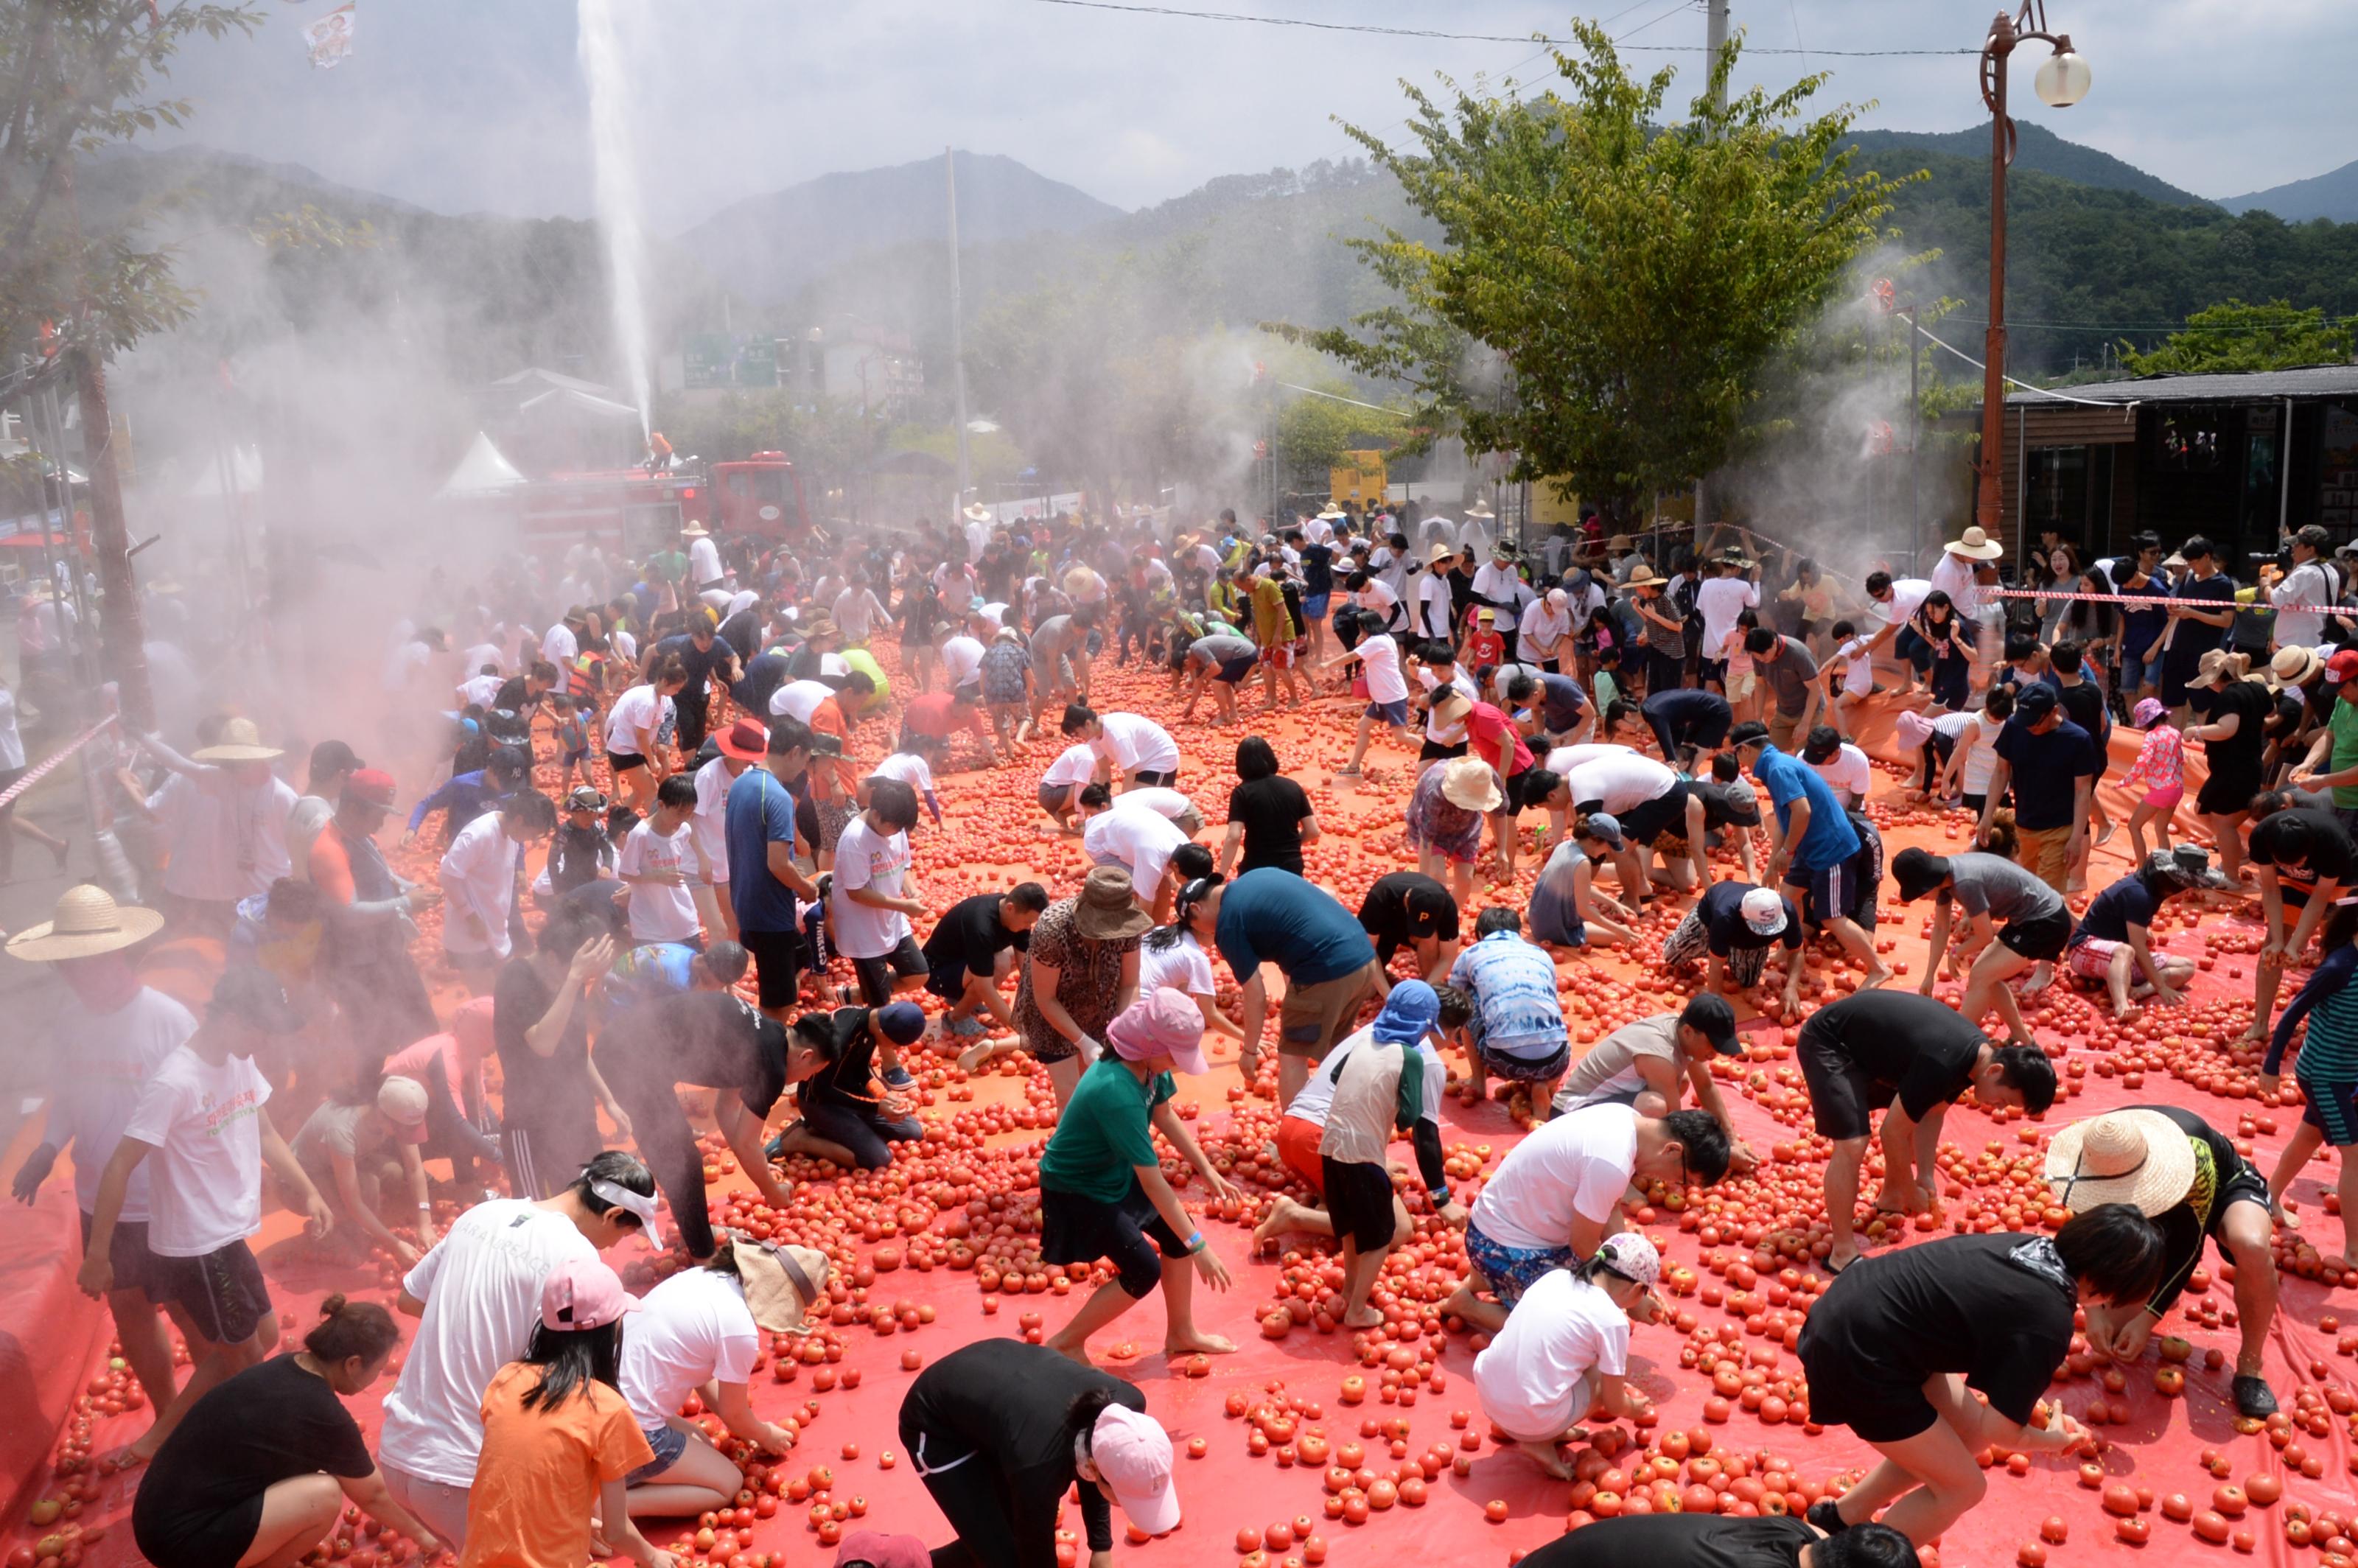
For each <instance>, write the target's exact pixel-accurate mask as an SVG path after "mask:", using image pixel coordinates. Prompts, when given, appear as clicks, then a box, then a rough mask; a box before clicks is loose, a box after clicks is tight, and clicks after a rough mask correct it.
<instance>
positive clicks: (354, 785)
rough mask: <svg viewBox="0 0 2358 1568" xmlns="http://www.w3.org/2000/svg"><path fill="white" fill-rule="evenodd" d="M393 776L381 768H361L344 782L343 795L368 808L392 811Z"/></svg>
mask: <svg viewBox="0 0 2358 1568" xmlns="http://www.w3.org/2000/svg"><path fill="white" fill-rule="evenodd" d="M393 788H394V785H393V775H392V774H391V773H386V772H385V771H384V769H382V768H362V770H361V771H360V772H358V773H354V774H352V776H351V777H350V778H348V779H346V780H345V781H344V794H346V795H349V796H351V797H352V799H354V800H358V801H364V802H366V803H367V804H368V805H370V806H382V807H384V809H385V810H387V811H391V810H392V809H393Z"/></svg>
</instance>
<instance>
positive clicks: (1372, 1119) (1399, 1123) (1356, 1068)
mask: <svg viewBox="0 0 2358 1568" xmlns="http://www.w3.org/2000/svg"><path fill="white" fill-rule="evenodd" d="M1457 1000H1458V1002H1459V1004H1460V1005H1459V1008H1458V1011H1460V1012H1461V1013H1462V1012H1464V1011H1467V1009H1466V1002H1465V999H1464V998H1463V997H1462V996H1460V997H1458V998H1457ZM1440 1026H1441V995H1440V993H1439V992H1438V991H1436V990H1435V989H1433V987H1431V986H1429V985H1427V984H1425V983H1424V982H1423V981H1422V980H1403V981H1401V983H1400V984H1398V985H1395V986H1394V987H1392V989H1391V994H1390V996H1388V997H1386V998H1385V999H1384V1007H1383V1011H1381V1012H1379V1013H1378V1014H1377V1015H1376V1021H1375V1022H1373V1023H1371V1024H1369V1025H1368V1027H1367V1028H1365V1029H1362V1030H1359V1031H1357V1033H1353V1034H1350V1035H1348V1036H1347V1037H1346V1038H1345V1039H1344V1040H1343V1041H1342V1042H1340V1043H1339V1044H1336V1047H1335V1049H1333V1050H1332V1051H1329V1052H1328V1053H1327V1054H1326V1056H1325V1060H1323V1061H1321V1062H1320V1063H1319V1064H1318V1065H1317V1067H1316V1068H1315V1069H1314V1070H1313V1072H1312V1073H1311V1075H1310V1078H1309V1081H1308V1082H1306V1083H1304V1084H1303V1087H1302V1092H1301V1093H1299V1094H1297V1095H1296V1096H1295V1097H1294V1098H1293V1104H1292V1105H1291V1106H1290V1107H1289V1108H1288V1114H1290V1115H1295V1116H1306V1117H1309V1118H1312V1119H1316V1120H1318V1121H1319V1122H1320V1123H1321V1126H1322V1130H1321V1131H1320V1133H1319V1137H1318V1156H1319V1167H1320V1173H1321V1174H1322V1175H1323V1176H1324V1177H1325V1196H1326V1207H1325V1211H1324V1212H1323V1213H1322V1212H1321V1211H1319V1210H1317V1209H1314V1208H1312V1207H1309V1206H1306V1205H1303V1204H1300V1203H1296V1202H1295V1201H1294V1200H1293V1199H1292V1198H1290V1197H1281V1198H1279V1199H1278V1200H1277V1206H1276V1207H1274V1208H1273V1209H1271V1211H1270V1215H1269V1217H1268V1218H1267V1219H1265V1220H1264V1221H1262V1223H1261V1225H1260V1227H1259V1228H1258V1229H1257V1230H1255V1231H1254V1233H1253V1239H1254V1242H1255V1244H1256V1245H1257V1246H1258V1245H1261V1244H1263V1243H1266V1242H1267V1241H1268V1240H1270V1239H1271V1238H1274V1237H1277V1236H1279V1235H1282V1234H1283V1233H1284V1232H1286V1231H1289V1230H1303V1231H1309V1232H1312V1233H1314V1234H1317V1235H1327V1236H1336V1237H1340V1238H1342V1241H1343V1271H1344V1284H1343V1293H1344V1309H1343V1325H1344V1326H1345V1327H1347V1328H1372V1327H1374V1326H1376V1325H1378V1324H1380V1323H1381V1322H1382V1321H1383V1314H1381V1313H1380V1312H1378V1311H1377V1310H1376V1309H1375V1308H1374V1307H1372V1306H1369V1305H1368V1292H1369V1291H1371V1290H1372V1289H1373V1288H1374V1287H1375V1282H1376V1281H1377V1279H1378V1278H1379V1277H1380V1276H1381V1274H1382V1273H1383V1268H1384V1259H1385V1257H1386V1256H1387V1255H1388V1254H1389V1253H1390V1251H1391V1249H1393V1248H1395V1247H1397V1246H1399V1245H1401V1243H1402V1242H1404V1241H1407V1240H1408V1239H1409V1238H1411V1237H1412V1236H1413V1235H1414V1234H1415V1226H1414V1223H1413V1222H1412V1220H1411V1219H1410V1218H1409V1212H1408V1206H1407V1205H1405V1204H1404V1203H1402V1202H1401V1199H1400V1198H1399V1196H1398V1195H1395V1194H1394V1193H1393V1191H1392V1175H1391V1167H1390V1164H1389V1163H1388V1162H1386V1160H1385V1153H1386V1152H1387V1151H1388V1150H1389V1149H1390V1145H1391V1141H1392V1139H1393V1138H1394V1137H1396V1136H1397V1135H1398V1134H1400V1133H1401V1132H1405V1133H1407V1134H1408V1135H1409V1141H1410V1143H1411V1145H1412V1147H1413V1148H1414V1149H1415V1151H1416V1165H1417V1173H1418V1175H1420V1176H1421V1177H1422V1178H1423V1181H1424V1186H1425V1192H1426V1195H1427V1196H1428V1198H1429V1199H1430V1200H1431V1202H1432V1205H1433V1212H1434V1213H1436V1214H1439V1215H1441V1216H1442V1217H1444V1218H1445V1219H1447V1220H1449V1221H1450V1223H1452V1224H1453V1225H1463V1224H1464V1223H1465V1221H1466V1210H1465V1208H1464V1207H1463V1206H1460V1205H1459V1204H1458V1202H1457V1200H1456V1198H1455V1196H1454V1195H1452V1194H1451V1192H1450V1190H1449V1177H1448V1173H1447V1172H1446V1171H1445V1170H1444V1167H1443V1163H1442V1152H1441V1094H1442V1087H1443V1085H1444V1082H1445V1079H1446V1074H1445V1072H1444V1068H1443V1066H1442V1063H1441V1057H1440V1056H1439V1054H1436V1053H1435V1052H1434V1050H1433V1041H1434V1040H1435V1039H1436V1038H1437V1037H1438V1034H1439V1031H1440Z"/></svg>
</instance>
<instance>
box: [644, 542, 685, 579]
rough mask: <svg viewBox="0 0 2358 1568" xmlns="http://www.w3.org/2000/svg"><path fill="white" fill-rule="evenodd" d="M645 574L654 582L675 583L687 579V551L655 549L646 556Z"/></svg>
mask: <svg viewBox="0 0 2358 1568" xmlns="http://www.w3.org/2000/svg"><path fill="white" fill-rule="evenodd" d="M647 576H648V577H649V578H651V579H654V581H656V582H670V583H677V582H684V581H686V580H687V552H686V551H684V550H676V549H673V550H657V551H656V552H655V553H654V555H652V556H649V557H647Z"/></svg>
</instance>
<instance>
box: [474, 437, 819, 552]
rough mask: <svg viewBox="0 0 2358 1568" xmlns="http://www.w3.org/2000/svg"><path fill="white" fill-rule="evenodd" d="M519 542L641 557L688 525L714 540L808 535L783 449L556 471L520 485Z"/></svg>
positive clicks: (799, 489) (799, 490)
mask: <svg viewBox="0 0 2358 1568" xmlns="http://www.w3.org/2000/svg"><path fill="white" fill-rule="evenodd" d="M516 503H517V506H518V509H519V510H518V515H517V524H518V529H519V532H520V534H521V542H522V544H523V545H524V546H525V548H526V549H529V550H532V551H534V552H535V553H536V554H541V555H552V554H557V553H561V552H562V551H564V550H565V549H567V548H568V547H569V546H574V545H577V544H591V545H596V546H599V547H600V549H603V550H605V551H607V552H609V553H610V554H611V553H619V554H621V555H622V556H625V557H630V558H632V559H639V558H642V557H646V556H648V555H652V554H654V552H656V551H658V550H667V549H674V548H676V547H677V546H678V544H679V535H680V530H681V529H683V528H685V527H687V525H688V524H691V523H693V524H699V525H701V526H703V527H705V528H707V529H709V530H710V531H711V532H712V534H713V535H715V536H716V537H717V538H723V539H725V538H728V537H730V536H734V535H751V536H752V537H754V538H756V539H759V540H762V541H763V542H764V543H765V544H766V543H777V542H792V543H800V542H801V541H802V540H804V539H806V538H807V537H808V536H809V534H810V513H809V510H808V508H807V506H806V504H805V502H804V498H803V483H802V476H801V475H800V474H798V473H796V472H795V465H794V463H793V461H792V460H790V459H788V458H787V456H786V455H785V454H784V452H755V453H754V454H753V455H752V457H750V458H745V459H742V460H738V461H733V462H716V463H705V462H701V461H694V460H690V461H685V462H682V463H679V464H677V465H676V466H675V467H673V468H671V469H668V470H658V471H656V472H654V473H649V472H648V471H647V470H644V469H615V470H604V471H598V472H590V473H578V474H556V475H552V476H551V477H549V478H547V479H545V480H537V481H533V482H532V483H530V484H528V485H525V486H522V487H520V490H519V492H517V501H516Z"/></svg>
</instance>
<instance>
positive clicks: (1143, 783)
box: [1130, 768, 1179, 789]
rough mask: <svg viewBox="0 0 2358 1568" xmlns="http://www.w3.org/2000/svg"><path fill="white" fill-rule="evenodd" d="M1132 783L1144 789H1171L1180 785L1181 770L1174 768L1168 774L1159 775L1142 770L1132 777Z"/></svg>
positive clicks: (1131, 775)
mask: <svg viewBox="0 0 2358 1568" xmlns="http://www.w3.org/2000/svg"><path fill="white" fill-rule="evenodd" d="M1130 783H1131V784H1136V785H1138V786H1139V787H1141V788H1142V789H1170V788H1173V787H1174V786H1175V785H1176V784H1178V783H1179V770H1178V769H1176V768H1173V769H1172V770H1171V771H1170V772H1168V773H1154V772H1152V771H1151V770H1148V769H1141V770H1140V771H1138V772H1137V773H1132V774H1130Z"/></svg>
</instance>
